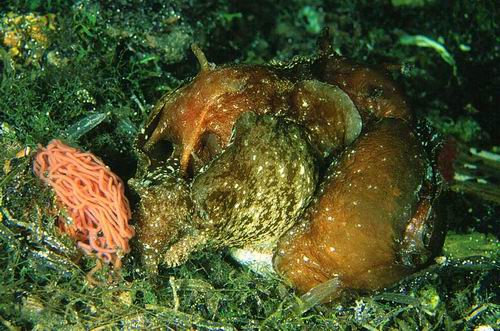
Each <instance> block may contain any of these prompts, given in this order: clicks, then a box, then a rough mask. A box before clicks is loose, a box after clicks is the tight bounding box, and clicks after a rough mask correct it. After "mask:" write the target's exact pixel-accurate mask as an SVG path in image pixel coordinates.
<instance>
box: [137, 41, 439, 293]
mask: <svg viewBox="0 0 500 331" xmlns="http://www.w3.org/2000/svg"><path fill="white" fill-rule="evenodd" d="M323 45H326V46H324V47H323V48H322V49H321V50H320V52H319V54H318V55H316V56H314V57H312V58H310V59H299V60H294V61H292V62H291V63H286V64H274V65H226V66H221V67H215V66H213V65H211V64H209V63H208V62H207V60H206V58H205V56H204V55H203V53H202V52H201V51H200V50H199V49H198V48H197V47H194V48H193V50H194V52H195V54H196V55H197V57H198V59H199V62H200V64H201V68H202V69H201V71H200V73H199V74H198V75H197V76H196V77H195V78H194V79H193V80H192V81H191V82H190V83H188V84H186V85H185V86H183V87H181V88H179V89H178V90H176V91H174V92H172V93H170V94H167V95H166V96H164V97H163V98H162V99H161V100H160V102H159V103H158V104H157V105H156V107H155V108H154V110H153V112H152V114H151V116H150V118H149V120H148V121H147V123H146V125H145V127H144V130H143V131H142V134H141V135H140V136H139V138H138V152H139V153H140V155H141V162H140V165H139V171H138V174H137V176H136V178H135V179H134V180H133V181H132V182H131V184H133V185H132V186H133V187H134V188H135V190H136V191H137V193H138V194H139V197H140V202H139V208H138V212H136V219H137V222H138V223H137V235H138V244H139V248H140V250H141V253H142V257H143V261H144V262H145V264H146V266H147V267H148V268H149V270H151V271H156V270H157V266H158V265H159V264H165V265H166V266H176V265H179V264H180V263H183V262H184V261H186V259H187V258H188V257H189V255H190V253H192V252H194V251H197V250H200V249H203V248H204V247H212V248H223V247H229V248H232V249H233V250H232V252H233V256H235V257H236V258H237V259H238V260H239V261H240V262H241V263H243V264H249V265H251V267H255V266H257V265H265V266H267V267H268V270H272V269H273V267H274V270H275V271H276V272H277V273H278V274H279V275H281V276H283V278H284V279H286V280H287V281H288V282H289V283H291V284H292V285H293V286H294V287H295V288H296V289H297V290H298V292H299V293H304V292H307V291H310V290H311V289H314V288H316V287H317V286H320V285H321V284H322V283H323V284H324V283H325V282H326V283H327V282H328V281H330V280H334V283H335V284H336V285H335V289H334V290H333V291H330V292H329V293H328V298H327V299H333V298H335V297H338V296H339V295H340V293H342V290H343V289H361V290H372V289H377V288H381V287H385V286H388V285H390V284H392V283H394V282H395V281H397V280H399V279H400V278H402V277H403V276H404V275H407V274H408V273H410V272H412V271H414V270H416V269H417V268H419V267H421V266H423V265H425V264H426V263H428V261H430V258H431V257H432V256H433V254H436V253H437V252H438V251H439V249H440V246H441V245H442V234H443V232H442V231H441V228H442V227H441V226H440V225H441V224H442V222H441V220H440V219H439V218H438V217H437V212H436V210H437V203H436V201H437V198H438V195H439V185H438V181H437V178H438V176H437V174H436V172H435V169H434V167H433V162H431V161H430V156H429V155H428V152H427V150H426V148H424V147H423V146H424V145H423V144H422V142H421V141H420V138H419V136H418V135H417V134H416V131H415V129H414V123H413V119H412V115H411V112H410V108H409V106H408V105H407V102H406V100H405V97H404V95H403V94H402V92H401V91H400V90H399V89H398V88H397V87H396V84H395V83H394V82H393V81H392V80H391V79H390V78H389V75H388V74H387V73H385V72H380V71H377V70H374V69H371V68H368V67H366V66H362V65H359V64H354V63H352V62H350V61H348V60H347V59H345V58H342V57H340V56H338V55H336V54H334V53H332V52H331V51H330V50H329V48H328V47H327V46H328V45H327V44H325V43H323Z"/></svg>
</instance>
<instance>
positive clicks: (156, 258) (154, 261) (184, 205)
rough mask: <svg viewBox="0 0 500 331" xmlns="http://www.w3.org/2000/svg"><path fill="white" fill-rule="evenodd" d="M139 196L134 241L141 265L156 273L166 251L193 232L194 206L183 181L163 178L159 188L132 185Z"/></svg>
mask: <svg viewBox="0 0 500 331" xmlns="http://www.w3.org/2000/svg"><path fill="white" fill-rule="evenodd" d="M133 186H134V189H135V190H136V192H137V193H138V194H139V195H140V196H141V203H140V204H139V208H138V211H137V214H136V218H137V220H138V223H137V233H136V237H137V242H138V247H139V250H140V252H141V258H142V262H143V264H144V266H145V267H146V269H147V270H148V271H149V272H152V273H156V272H157V267H158V264H159V263H160V262H161V261H162V258H163V255H164V254H165V251H166V250H167V249H168V248H169V247H170V246H171V245H172V244H173V243H174V242H175V240H176V239H177V238H179V237H181V236H184V235H186V234H189V233H192V232H193V231H194V229H193V227H194V223H193V222H192V214H193V204H192V201H191V197H190V195H189V186H188V185H187V183H186V182H185V181H184V179H182V178H179V177H175V176H173V175H162V176H161V183H160V184H159V185H150V186H146V185H141V184H140V183H138V184H137V183H136V184H134V185H133Z"/></svg>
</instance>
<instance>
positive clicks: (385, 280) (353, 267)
mask: <svg viewBox="0 0 500 331" xmlns="http://www.w3.org/2000/svg"><path fill="white" fill-rule="evenodd" d="M427 166H428V165H427V161H426V157H425V153H424V151H423V149H422V147H421V146H420V143H419V142H418V140H417V137H416V135H415V134H414V133H413V132H412V130H411V129H410V128H409V126H408V125H407V124H405V123H404V122H403V121H401V120H397V119H385V120H382V121H380V122H378V123H376V124H375V125H374V127H373V128H372V129H371V130H369V131H368V132H367V133H365V134H363V135H362V136H361V137H360V138H359V139H357V140H356V142H355V143H354V144H353V146H352V147H349V148H348V149H347V150H345V151H344V152H343V154H342V155H341V157H340V159H339V161H338V162H337V163H335V164H333V165H332V166H331V167H330V169H329V170H328V175H327V177H326V178H325V180H324V182H323V184H322V186H321V188H320V190H319V192H318V194H317V199H316V201H315V202H314V203H313V204H312V205H311V207H310V208H309V210H308V211H307V213H306V215H305V216H304V218H305V219H306V221H305V222H303V223H301V224H298V225H297V226H296V227H294V228H293V229H292V230H291V231H289V233H287V234H286V235H285V236H284V237H283V238H282V239H281V240H280V243H279V245H278V248H277V253H276V255H275V257H274V265H275V268H276V270H277V271H278V273H280V274H281V275H282V276H283V277H285V278H286V279H288V280H289V281H290V282H291V283H292V284H293V285H294V286H295V287H296V288H297V289H298V291H299V292H301V293H305V292H307V291H309V290H310V289H311V288H313V287H315V286H317V285H319V284H321V283H323V282H326V281H328V280H330V279H332V278H338V279H339V280H340V284H341V287H342V288H350V289H377V288H381V287H384V286H387V285H390V284H392V283H394V282H395V281H397V280H398V279H400V278H401V277H402V276H404V275H406V274H408V273H409V272H411V271H413V270H414V265H413V263H412V262H410V261H403V259H404V257H402V256H401V255H400V252H401V247H402V245H403V243H405V242H406V241H411V242H413V243H414V244H415V245H420V246H419V247H421V248H422V250H421V251H419V252H418V253H419V254H423V255H425V258H428V257H429V253H430V252H427V251H426V248H425V246H426V244H427V243H428V241H426V242H425V243H424V242H422V240H423V238H422V239H421V238H416V237H414V236H413V235H412V234H413V232H411V233H406V229H407V227H408V225H409V222H410V220H411V219H412V217H413V215H415V214H416V211H417V210H418V209H419V208H420V207H419V206H420V205H421V204H426V202H427V199H428V194H429V192H427V191H426V188H427V186H428V180H427V179H426V171H427ZM429 216H430V215H428V214H423V215H418V216H417V217H418V218H420V219H421V220H422V221H423V222H428V221H430V219H432V218H429ZM412 225H413V226H417V227H418V226H423V224H421V223H418V222H417V221H416V220H415V222H414V224H412ZM405 236H406V237H405ZM405 262H406V263H405ZM422 262H425V261H422Z"/></svg>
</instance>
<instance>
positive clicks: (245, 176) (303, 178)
mask: <svg viewBox="0 0 500 331" xmlns="http://www.w3.org/2000/svg"><path fill="white" fill-rule="evenodd" d="M316 184H317V169H316V165H315V158H314V155H313V151H312V149H311V147H310V145H309V143H308V142H307V137H306V136H305V134H304V132H303V131H302V130H301V128H300V127H299V126H297V125H296V124H293V123H291V122H288V121H285V120H283V119H279V118H276V117H271V116H267V115H263V116H257V115H255V114H254V113H244V114H243V115H242V116H241V117H240V118H239V119H238V122H237V123H236V127H235V138H234V142H233V143H232V144H231V145H230V146H229V147H228V148H227V149H226V150H225V151H224V152H223V153H221V154H220V155H219V156H218V157H217V158H216V159H214V161H212V163H211V164H210V165H209V166H208V167H207V168H206V170H205V171H202V172H201V173H200V174H199V175H198V176H196V177H195V178H194V181H193V184H192V187H191V196H192V198H193V202H194V204H195V206H196V212H197V216H198V217H199V218H201V219H202V220H203V222H202V223H203V224H207V228H208V229H209V231H210V232H211V233H210V234H209V238H210V241H211V242H213V245H216V246H219V247H221V246H222V247H242V246H243V247H247V248H257V247H259V246H260V245H264V246H265V247H262V249H264V250H266V251H267V252H268V253H271V252H272V249H273V248H274V246H275V244H276V241H277V239H278V238H279V237H280V236H281V235H282V234H283V233H284V232H285V231H286V230H288V229H289V228H290V227H292V226H293V225H294V224H295V222H296V220H297V218H298V217H299V216H300V215H301V213H302V212H303V210H304V208H305V207H306V206H307V205H308V203H309V200H310V198H311V196H312V194H313V192H314V190H315V188H316Z"/></svg>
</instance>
